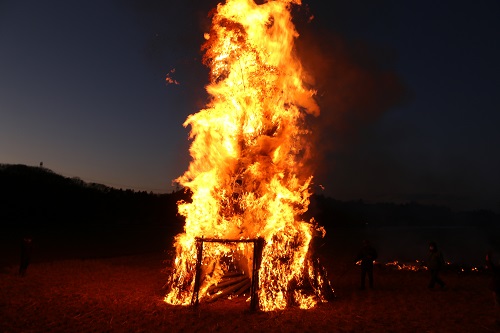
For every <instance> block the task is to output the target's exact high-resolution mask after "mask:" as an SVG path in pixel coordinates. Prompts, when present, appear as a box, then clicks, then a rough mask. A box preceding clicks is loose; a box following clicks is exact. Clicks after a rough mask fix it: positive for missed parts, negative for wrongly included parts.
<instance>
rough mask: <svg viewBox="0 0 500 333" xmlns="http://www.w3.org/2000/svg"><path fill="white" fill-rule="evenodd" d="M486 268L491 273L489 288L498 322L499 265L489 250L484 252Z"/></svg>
mask: <svg viewBox="0 0 500 333" xmlns="http://www.w3.org/2000/svg"><path fill="white" fill-rule="evenodd" d="M486 269H487V270H488V272H490V273H491V281H490V285H489V288H490V290H491V291H492V292H493V300H494V304H495V317H496V318H495V320H496V323H497V324H500V266H498V265H496V264H495V263H494V262H493V258H492V254H491V252H488V253H487V254H486Z"/></svg>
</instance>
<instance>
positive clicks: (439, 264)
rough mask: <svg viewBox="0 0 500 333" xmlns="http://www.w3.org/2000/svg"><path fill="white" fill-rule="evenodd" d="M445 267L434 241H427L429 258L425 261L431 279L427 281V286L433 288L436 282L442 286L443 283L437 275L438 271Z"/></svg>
mask: <svg viewBox="0 0 500 333" xmlns="http://www.w3.org/2000/svg"><path fill="white" fill-rule="evenodd" d="M444 267H445V262H444V258H443V254H442V253H441V252H440V251H439V250H438V248H437V245H436V243H435V242H430V243H429V259H428V262H427V268H428V269H429V272H430V273H431V280H430V281H429V288H430V289H432V288H434V285H435V284H436V283H437V284H439V286H440V287H441V288H444V286H445V283H444V282H443V280H441V278H440V277H439V273H440V272H441V270H442V269H443V268H444Z"/></svg>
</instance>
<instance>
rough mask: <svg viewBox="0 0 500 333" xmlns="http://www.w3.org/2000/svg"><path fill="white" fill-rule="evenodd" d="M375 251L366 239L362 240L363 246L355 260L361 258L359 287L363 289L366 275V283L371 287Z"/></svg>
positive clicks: (375, 257)
mask: <svg viewBox="0 0 500 333" xmlns="http://www.w3.org/2000/svg"><path fill="white" fill-rule="evenodd" d="M377 256H378V255H377V251H376V250H375V249H374V248H373V247H372V246H371V245H370V242H369V241H367V240H364V241H363V247H362V248H361V250H360V251H359V253H358V256H357V257H356V261H360V260H361V289H365V280H366V276H367V275H368V283H369V286H370V288H373V261H374V260H375V259H377Z"/></svg>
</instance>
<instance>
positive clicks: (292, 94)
mask: <svg viewBox="0 0 500 333" xmlns="http://www.w3.org/2000/svg"><path fill="white" fill-rule="evenodd" d="M292 5H300V0H276V1H268V2H265V3H263V4H260V5H258V4H256V3H254V2H253V0H227V1H226V3H224V4H219V5H218V6H217V9H216V10H215V11H214V12H213V18H212V27H211V30H210V31H209V32H208V33H206V34H205V38H206V43H205V44H204V45H203V50H204V51H205V56H204V63H205V64H206V65H207V66H209V68H210V84H209V85H208V86H207V88H206V89H207V91H208V93H209V94H210V96H211V99H210V101H209V103H208V105H207V107H206V108H205V109H203V110H201V111H199V112H198V113H196V114H192V115H190V116H189V117H188V119H187V120H186V122H185V123H184V126H191V132H190V138H191V139H192V144H191V147H190V154H191V157H192V160H191V163H190V165H189V169H188V170H187V171H186V172H185V173H184V175H183V176H181V177H180V178H179V179H178V180H177V181H178V182H179V183H180V184H181V185H182V186H184V187H185V188H187V189H189V190H190V191H191V193H192V201H191V202H179V204H178V207H179V213H180V214H181V215H183V216H184V217H185V221H186V224H185V228H184V233H182V234H179V235H177V237H176V242H175V247H176V258H175V261H174V267H173V271H172V275H171V276H170V280H169V286H170V290H169V292H168V294H167V295H166V296H165V301H166V302H167V303H170V304H179V305H189V304H198V303H199V302H203V301H213V300H215V299H217V297H221V296H220V295H227V294H229V293H231V292H236V293H243V292H245V291H247V290H248V289H249V288H250V290H251V291H250V296H251V298H250V299H251V304H252V308H253V309H260V310H264V311H271V310H277V309H284V308H285V307H287V306H290V305H297V306H299V307H301V308H311V307H313V306H314V305H315V304H316V303H317V302H324V301H326V300H327V298H328V296H331V294H332V293H333V291H332V289H331V287H330V284H329V281H328V280H327V279H326V273H325V272H324V270H323V269H322V268H321V266H320V265H319V262H318V261H317V259H315V258H314V255H313V253H312V251H311V249H310V247H311V246H310V245H311V240H312V239H313V237H314V236H315V235H316V236H324V232H325V231H324V229H323V228H321V227H319V226H318V225H317V224H316V222H315V221H314V219H310V220H308V221H305V220H304V219H303V216H304V213H305V212H306V211H307V209H308V205H309V197H310V195H311V192H310V185H311V183H312V179H313V177H312V172H311V169H310V168H309V165H310V158H311V149H312V147H311V146H310V140H308V137H309V135H310V131H309V130H308V129H307V126H306V121H305V119H306V117H308V116H316V115H318V114H319V108H318V106H317V104H316V102H315V101H314V94H315V91H314V90H312V89H310V88H308V86H309V84H308V79H309V78H308V75H307V73H305V72H304V70H303V69H302V66H301V63H300V60H299V59H298V58H297V56H296V55H295V52H294V39H295V38H296V37H297V36H298V34H297V32H296V31H295V28H294V26H293V24H292V21H291V15H290V8H291V6H292ZM250 247H251V248H250ZM236 273H237V274H241V276H239V277H234V276H230V275H232V274H236Z"/></svg>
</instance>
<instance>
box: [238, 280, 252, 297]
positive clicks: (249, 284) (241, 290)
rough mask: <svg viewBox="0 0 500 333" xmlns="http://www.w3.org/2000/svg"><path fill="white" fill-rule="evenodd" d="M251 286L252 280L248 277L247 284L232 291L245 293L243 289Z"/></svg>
mask: <svg viewBox="0 0 500 333" xmlns="http://www.w3.org/2000/svg"><path fill="white" fill-rule="evenodd" d="M251 286H252V281H251V280H250V279H248V282H247V284H245V285H244V286H243V287H241V288H240V289H238V290H236V291H235V292H234V294H235V295H238V296H240V295H243V293H245V291H247V290H249V289H250V287H251Z"/></svg>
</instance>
